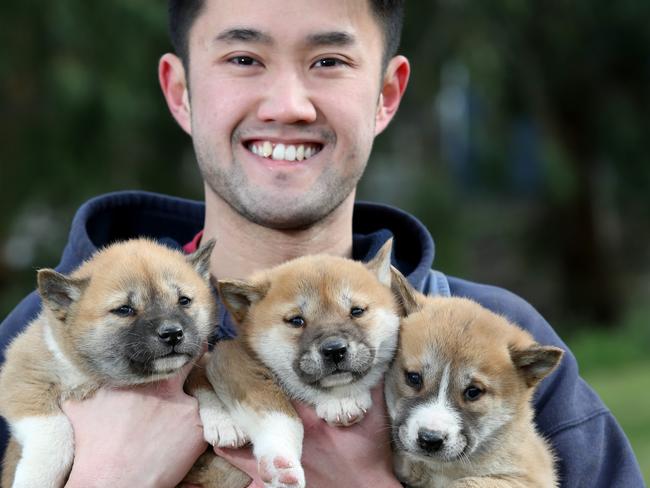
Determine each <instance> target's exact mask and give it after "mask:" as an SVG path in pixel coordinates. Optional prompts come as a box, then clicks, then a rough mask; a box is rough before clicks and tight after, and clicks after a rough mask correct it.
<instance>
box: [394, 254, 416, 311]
mask: <svg viewBox="0 0 650 488" xmlns="http://www.w3.org/2000/svg"><path fill="white" fill-rule="evenodd" d="M390 274H391V280H390V288H391V290H393V295H395V298H396V299H397V302H398V303H399V305H400V309H401V314H402V317H406V316H408V315H411V314H412V313H414V312H417V311H418V310H420V308H421V307H420V304H419V303H418V301H417V294H418V292H417V291H416V290H415V288H413V287H412V286H411V284H410V283H409V282H408V280H407V279H406V278H405V277H404V275H403V274H402V273H400V272H399V271H398V270H397V268H396V267H395V266H391V267H390Z"/></svg>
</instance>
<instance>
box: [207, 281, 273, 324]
mask: <svg viewBox="0 0 650 488" xmlns="http://www.w3.org/2000/svg"><path fill="white" fill-rule="evenodd" d="M269 286H270V285H269V283H262V284H258V285H255V284H252V283H249V282H247V281H241V280H219V281H218V282H217V287H218V289H219V295H220V296H221V300H222V301H223V304H224V305H225V306H226V308H227V309H228V311H229V312H230V313H231V315H232V316H233V318H234V319H235V320H236V321H237V323H241V322H242V321H243V320H244V319H245V318H246V315H247V314H248V309H249V308H250V306H251V305H253V304H254V303H256V302H258V301H260V300H261V299H262V298H264V296H265V295H266V293H267V292H268V291H269Z"/></svg>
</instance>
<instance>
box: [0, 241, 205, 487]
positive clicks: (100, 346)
mask: <svg viewBox="0 0 650 488" xmlns="http://www.w3.org/2000/svg"><path fill="white" fill-rule="evenodd" d="M213 246H214V242H213V241H211V242H209V243H208V244H206V245H205V246H203V247H202V248H200V249H199V250H198V251H197V252H196V253H194V254H192V255H190V256H184V255H183V254H182V253H180V252H178V251H173V250H171V249H169V248H167V247H164V246H162V245H160V244H156V243H154V242H153V241H149V240H145V239H135V240H131V241H125V242H121V243H117V244H113V245H111V246H109V247H107V248H105V249H103V250H101V251H99V252H98V253H97V254H95V256H94V257H93V258H92V259H90V260H89V261H87V262H85V263H84V264H83V265H82V266H80V267H79V268H78V269H77V270H76V271H75V272H74V273H72V275H70V276H65V275H62V274H60V273H57V272H56V271H54V270H50V269H43V270H40V271H39V272H38V291H39V293H40V295H41V298H42V301H43V309H42V312H41V313H40V314H39V315H38V317H37V318H36V319H35V320H34V321H33V322H32V323H31V324H30V325H28V327H27V328H26V330H25V331H24V332H23V333H22V334H20V335H19V336H18V337H16V338H15V340H14V341H13V342H12V344H11V345H10V347H9V349H8V350H7V359H6V362H5V364H4V365H3V367H2V371H1V372H0V413H1V414H2V415H3V416H4V417H5V418H6V419H7V422H8V423H9V426H10V430H11V434H12V437H11V440H10V445H9V448H8V450H7V454H6V456H5V460H4V466H3V475H2V486H5V487H9V486H13V487H14V488H27V487H33V488H36V487H38V488H47V487H52V488H54V487H59V486H63V484H64V482H65V480H66V478H67V475H68V472H69V470H70V467H71V465H72V460H73V456H74V438H73V432H72V426H71V425H70V423H69V421H68V419H67V418H66V417H65V415H63V413H62V411H61V402H62V401H64V400H66V399H71V398H72V399H79V400H81V399H84V398H87V397H89V396H91V395H92V394H93V393H94V392H95V391H96V390H97V389H98V388H100V387H102V386H110V387H122V386H129V385H136V384H142V383H148V382H152V381H157V380H161V379H164V378H168V377H170V376H171V375H173V374H175V373H177V372H178V370H179V369H180V368H181V367H182V366H184V365H185V364H187V363H188V362H190V361H193V360H195V359H196V358H197V357H198V356H199V355H200V353H201V351H202V350H203V347H204V345H205V343H206V340H207V337H208V335H209V333H210V332H211V331H212V330H213V328H214V324H215V309H214V307H215V299H214V296H213V293H212V290H211V287H210V285H209V273H208V268H209V258H210V253H211V251H212V248H213Z"/></svg>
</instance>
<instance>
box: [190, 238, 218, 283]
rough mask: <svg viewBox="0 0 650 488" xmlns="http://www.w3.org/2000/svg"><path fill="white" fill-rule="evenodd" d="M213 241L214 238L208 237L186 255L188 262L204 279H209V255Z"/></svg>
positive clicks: (212, 247)
mask: <svg viewBox="0 0 650 488" xmlns="http://www.w3.org/2000/svg"><path fill="white" fill-rule="evenodd" d="M214 243H215V240H214V239H210V240H209V241H208V242H206V243H205V244H201V246H200V247H199V248H198V249H197V250H196V251H194V252H193V253H192V254H189V255H188V256H187V260H188V262H189V263H190V264H191V265H192V267H193V268H194V269H195V270H196V271H197V272H198V273H199V274H200V275H201V276H202V277H203V279H204V280H206V281H207V280H209V279H210V255H211V254H212V250H213V249H214Z"/></svg>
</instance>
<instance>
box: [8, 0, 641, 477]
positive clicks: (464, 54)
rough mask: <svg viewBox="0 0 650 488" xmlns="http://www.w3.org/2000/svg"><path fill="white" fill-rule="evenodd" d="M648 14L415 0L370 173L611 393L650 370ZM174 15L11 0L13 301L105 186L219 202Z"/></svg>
mask: <svg viewBox="0 0 650 488" xmlns="http://www.w3.org/2000/svg"><path fill="white" fill-rule="evenodd" d="M649 21H650V2H647V1H644V0H619V1H617V2H611V1H606V0H573V1H572V2H567V1H563V0H546V1H544V2H521V1H517V0H496V1H492V2H473V1H469V0H457V1H447V0H433V1H430V2H415V1H411V2H409V4H408V10H407V21H406V26H405V30H404V37H403V46H402V51H403V52H404V53H405V54H406V55H407V56H408V57H409V58H410V60H411V62H412V67H413V75H412V79H411V84H410V87H409V90H408V92H407V96H406V98H405V100H404V102H403V106H402V108H401V109H400V112H399V114H398V116H397V118H396V120H395V121H394V123H393V124H392V126H391V127H390V128H389V130H388V131H387V132H386V133H385V134H384V135H382V136H381V137H380V138H379V139H378V141H377V143H376V148H375V151H374V153H373V156H372V160H371V163H370V165H369V170H368V173H367V175H366V176H365V177H364V180H363V181H362V185H361V188H360V197H361V198H364V199H372V200H379V201H383V202H387V203H393V204H396V205H399V206H401V207H403V208H405V209H406V210H409V211H411V212H413V213H415V214H416V215H417V216H418V217H419V218H420V219H421V220H422V221H423V222H424V223H425V224H427V226H428V227H429V228H430V229H431V231H432V233H433V234H434V237H435V238H436V243H437V259H436V266H437V267H438V268H439V269H441V270H443V271H445V272H447V273H450V274H456V275H460V276H463V277H466V278H468V279H473V280H478V281H485V282H490V283H494V284H498V285H501V286H505V287H507V288H510V289H512V290H513V291H515V292H517V293H519V294H521V295H523V296H524V297H526V298H527V299H528V300H530V301H531V302H532V303H533V304H534V305H535V306H536V307H537V308H539V309H540V310H541V311H542V312H543V313H544V314H545V315H546V317H547V318H548V319H549V320H550V322H551V323H552V324H554V325H555V326H556V328H558V329H559V330H560V332H561V334H562V335H563V336H564V337H565V338H566V339H567V340H569V342H570V343H571V344H574V345H575V347H576V352H577V353H578V356H579V357H580V358H584V362H583V368H585V369H586V371H587V372H589V373H590V374H591V373H593V374H594V375H595V376H593V377H592V376H590V377H589V378H590V379H592V381H594V382H595V383H594V384H595V385H596V386H597V388H598V384H596V383H598V381H599V378H600V377H601V375H605V376H607V375H609V376H608V377H613V378H616V377H617V376H618V377H620V378H624V377H627V376H628V375H634V374H635V373H638V371H639V369H642V370H643V369H645V370H646V372H647V361H645V362H644V360H643V359H642V358H640V357H638V355H635V352H634V351H639V350H642V351H647V350H648V349H649V347H648V346H650V336H649V335H648V334H647V330H648V321H649V319H650V311H648V310H647V307H646V308H644V305H645V304H647V303H648V298H649V297H650V273H649V269H650V266H649V263H650V246H648V237H649V234H650V227H649V226H648V222H649V217H650V215H649V214H650V197H649V196H648V195H649V193H650V164H649V163H650V156H648V151H647V149H646V141H648V140H650V122H649V121H650V29H648V28H647V26H648V23H649ZM165 24H166V5H165V2H162V1H161V0H155V1H153V0H142V1H132V0H112V1H110V2H87V1H81V0H66V1H62V2H37V1H35V0H20V1H18V0H5V1H3V2H2V3H1V4H0V40H2V48H1V49H0V205H2V209H3V210H4V211H3V212H2V213H0V316H5V315H6V314H7V313H8V312H9V311H10V310H11V308H12V307H13V306H14V305H15V304H16V303H17V302H18V301H19V300H20V299H21V297H23V296H24V295H25V294H26V293H28V291H30V290H31V289H33V286H34V270H35V269H36V268H38V267H44V266H55V265H56V264H57V262H58V257H59V255H60V252H61V249H62V247H63V245H64V243H65V240H66V237H67V232H68V228H69V224H70V221H71V219H72V216H73V214H74V210H75V209H76V208H77V207H78V206H79V205H80V204H81V203H82V202H83V201H85V200H86V199H87V198H89V197H91V196H94V195H96V194H99V193H104V192H108V191H112V190H120V189H131V188H137V189H145V190H150V191H157V192H163V193H171V194H175V195H179V196H184V197H189V198H196V199H201V198H202V188H201V182H200V178H199V176H198V172H197V170H196V167H195V162H194V156H193V153H192V148H191V142H190V140H189V138H188V137H187V136H186V135H185V134H184V133H182V131H181V130H180V129H178V128H177V127H176V126H175V124H174V123H173V121H172V119H171V117H170V116H169V114H168V113H167V110H166V107H165V105H164V101H163V99H162V96H161V95H160V92H159V89H158V83H157V76H156V64H157V61H158V58H159V56H160V55H161V54H162V53H163V52H165V51H167V50H169V42H168V39H167V35H166V25H165ZM632 316H634V317H637V318H636V319H634V321H633V322H634V323H635V324H636V325H634V326H630V325H629V323H630V320H631V319H630V317H632ZM638 317H641V318H638ZM590 338H596V339H593V340H592V339H590ZM585 344H587V345H589V344H591V345H592V346H593V345H594V344H595V346H593V347H591V346H585ZM612 344H616V345H617V346H616V347H617V348H618V349H616V350H617V351H618V353H617V354H615V355H614V357H615V360H613V361H611V362H606V364H607V365H608V366H607V367H606V368H599V367H598V365H599V363H601V362H602V361H603V357H608V350H609V349H610V346H611V345H612ZM610 352H611V351H610ZM583 353H584V354H583ZM610 355H611V354H610ZM632 357H635V358H636V359H635V362H633V363H632V362H631V361H632V359H630V361H629V364H627V362H628V361H626V359H629V358H632ZM594 368H595V369H594ZM618 368H621V369H620V371H621V372H620V374H617V371H618ZM593 378H595V379H593ZM643 378H646V379H647V375H645V376H643ZM612 383H616V381H613V382H612V381H611V380H609V379H607V378H604V379H603V384H605V385H610V386H611V385H612ZM623 383H624V382H622V383H621V384H623ZM603 395H604V396H605V397H606V393H603ZM627 395H629V397H630V399H632V398H634V397H635V396H636V395H635V391H634V384H633V383H632V384H630V385H629V391H626V392H622V391H620V392H617V393H616V395H615V397H616V398H615V400H616V401H618V400H619V399H620V398H625V397H626V396H627ZM606 398H607V397H606ZM630 404H631V403H630ZM635 411H637V412H638V409H634V408H633V407H632V408H628V409H626V408H625V407H624V408H623V409H622V410H621V414H620V415H623V416H625V418H622V419H621V420H622V421H624V425H625V422H626V421H628V420H629V419H628V416H634V415H635ZM636 418H638V419H639V422H642V423H643V422H645V423H644V424H643V425H644V427H639V426H638V424H635V423H634V421H633V422H632V423H630V425H633V426H634V427H633V429H634V431H635V433H637V432H645V434H644V435H643V436H641V437H638V436H636V435H635V438H634V439H633V440H634V442H635V448H637V449H638V450H639V451H638V452H643V453H648V452H650V449H649V448H648V446H649V445H650V440H649V439H648V438H649V437H650V434H648V433H649V432H650V427H649V425H650V419H648V417H647V416H646V417H643V416H640V415H638V416H637V417H636ZM637 446H638V447H637ZM642 462H644V463H647V462H648V461H647V460H645V459H643V460H642ZM645 466H647V464H645ZM645 469H648V468H647V467H646V468H645Z"/></svg>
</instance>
